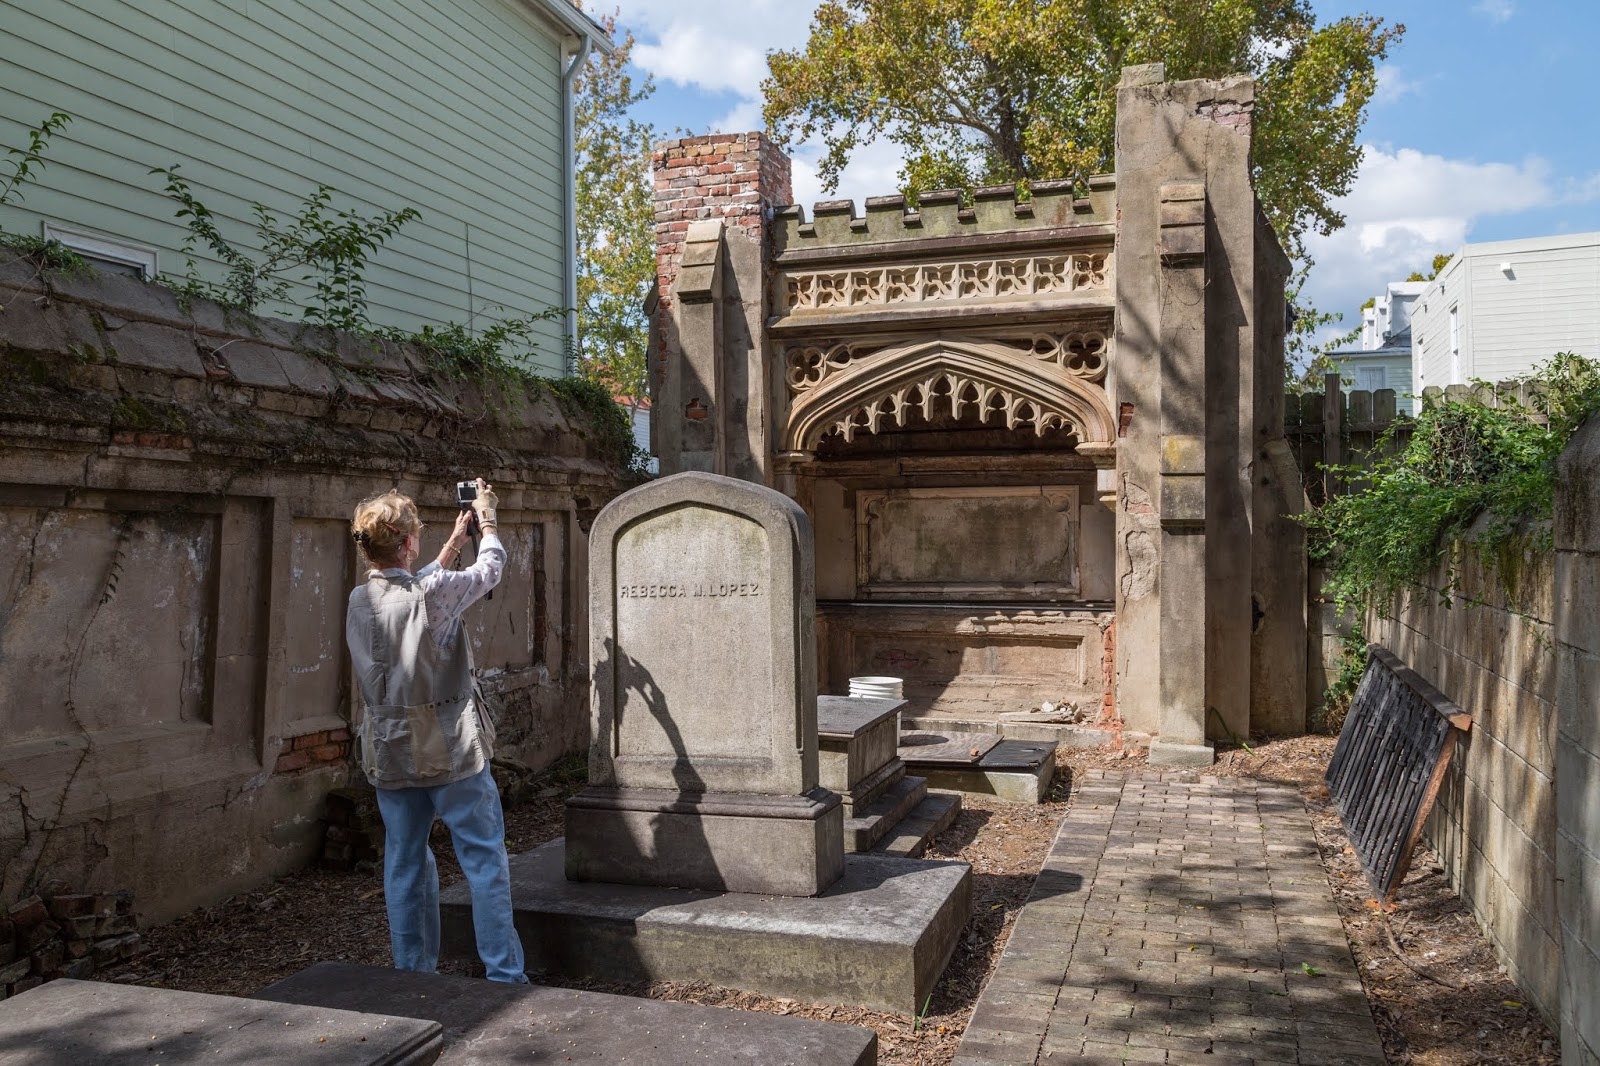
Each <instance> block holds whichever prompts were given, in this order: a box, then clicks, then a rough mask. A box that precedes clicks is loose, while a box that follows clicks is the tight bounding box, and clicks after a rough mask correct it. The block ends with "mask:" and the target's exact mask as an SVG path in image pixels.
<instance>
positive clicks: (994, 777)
mask: <svg viewBox="0 0 1600 1066" xmlns="http://www.w3.org/2000/svg"><path fill="white" fill-rule="evenodd" d="M900 758H901V760H902V761H904V762H905V764H906V768H907V772H908V773H914V774H916V775H917V776H919V777H922V778H925V779H926V780H927V782H928V787H929V788H931V789H940V790H945V791H949V792H966V793H970V794H973V795H981V796H995V797H997V798H999V799H1003V800H1009V801H1011V802H1013V803H1040V802H1042V801H1043V800H1044V797H1045V795H1046V794H1047V793H1048V792H1049V791H1050V782H1051V781H1052V780H1053V779H1054V777H1055V769H1056V744H1055V741H1053V740H1007V739H1004V738H1002V737H1000V736H999V735H998V734H995V733H969V732H958V731H940V732H923V731H917V730H907V731H906V732H904V733H902V734H901V735H900Z"/></svg>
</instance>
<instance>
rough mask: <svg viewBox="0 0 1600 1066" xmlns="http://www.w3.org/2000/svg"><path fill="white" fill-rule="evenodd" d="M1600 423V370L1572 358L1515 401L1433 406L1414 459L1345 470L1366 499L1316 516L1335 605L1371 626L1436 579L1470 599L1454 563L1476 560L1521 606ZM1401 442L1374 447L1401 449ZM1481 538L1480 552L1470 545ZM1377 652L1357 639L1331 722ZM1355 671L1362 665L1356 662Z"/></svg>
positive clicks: (1426, 412)
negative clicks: (1569, 477) (1576, 453)
mask: <svg viewBox="0 0 1600 1066" xmlns="http://www.w3.org/2000/svg"><path fill="white" fill-rule="evenodd" d="M1596 411H1600V364H1596V363H1594V362H1592V361H1590V360H1588V359H1585V358H1583V357H1582V356H1579V355H1574V354H1572V353H1562V354H1559V355H1557V356H1555V357H1554V358H1552V359H1551V360H1549V361H1548V362H1546V363H1544V364H1541V365H1540V366H1539V367H1537V368H1536V369H1535V370H1534V372H1533V373H1532V374H1531V375H1530V376H1529V377H1528V378H1527V379H1526V381H1525V382H1524V383H1523V385H1522V387H1521V388H1520V389H1518V390H1516V391H1514V392H1507V393H1499V394H1496V393H1495V391H1494V389H1493V387H1492V386H1487V385H1480V386H1479V387H1478V388H1477V389H1475V391H1474V394H1473V395H1470V396H1469V397H1467V398H1447V399H1444V400H1442V401H1436V402H1433V403H1430V404H1428V405H1427V406H1426V407H1425V408H1424V409H1423V410H1422V412H1421V414H1419V415H1418V416H1417V417H1416V418H1415V420H1414V421H1412V422H1411V423H1410V430H1411V436H1410V440H1409V441H1408V442H1407V443H1406V445H1405V447H1403V448H1399V449H1398V450H1397V451H1395V453H1394V454H1392V455H1390V456H1388V457H1386V458H1384V459H1381V460H1379V461H1378V462H1377V463H1376V464H1375V465H1373V466H1370V467H1367V468H1360V467H1346V468H1342V469H1341V470H1340V473H1342V474H1344V475H1345V476H1346V477H1347V478H1348V479H1349V482H1350V483H1351V484H1358V485H1360V486H1361V488H1360V489H1359V491H1352V492H1351V493H1349V494H1348V495H1344V496H1338V497H1335V498H1334V499H1333V500H1331V501H1329V502H1328V503H1327V504H1325V505H1324V506H1323V507H1321V508H1319V509H1318V510H1316V511H1313V512H1311V513H1310V514H1308V515H1306V516H1305V522H1306V525H1307V527H1308V530H1309V533H1310V541H1309V545H1308V547H1309V550H1310V554H1311V557H1312V559H1313V560H1315V561H1317V562H1319V563H1321V564H1322V565H1323V566H1324V567H1325V568H1326V571H1327V581H1326V583H1325V585H1324V588H1323V593H1324V595H1326V596H1327V597H1329V598H1330V599H1331V600H1332V602H1333V604H1334V606H1335V607H1336V608H1337V609H1338V610H1339V611H1340V612H1341V613H1343V614H1346V615H1348V616H1352V617H1360V616H1361V615H1362V614H1364V612H1365V611H1366V609H1367V608H1369V607H1374V606H1381V605H1384V604H1387V603H1389V602H1391V601H1392V600H1393V598H1394V597H1395V596H1396V595H1397V594H1399V593H1400V592H1402V591H1405V590H1407V589H1415V588H1420V587H1422V582H1423V580H1424V579H1425V578H1426V577H1427V576H1428V575H1429V574H1432V573H1434V572H1436V571H1440V570H1443V571H1444V572H1445V573H1446V575H1447V576H1446V587H1445V588H1444V589H1442V590H1439V592H1440V594H1441V595H1442V596H1444V597H1445V600H1446V603H1447V604H1448V603H1449V602H1451V600H1452V599H1453V593H1454V592H1455V591H1456V590H1457V588H1458V581H1459V579H1458V577H1456V574H1455V571H1456V566H1455V564H1454V559H1455V555H1454V553H1455V552H1456V551H1458V550H1460V551H1470V552H1472V553H1473V554H1474V555H1475V556H1476V557H1477V560H1478V562H1479V563H1480V564H1481V565H1482V567H1483V569H1484V571H1485V572H1486V573H1487V574H1489V575H1490V577H1491V578H1492V579H1493V580H1494V581H1495V582H1496V583H1497V584H1498V585H1499V586H1500V588H1501V589H1502V590H1503V591H1504V592H1505V594H1506V599H1507V601H1508V602H1511V603H1513V608H1512V609H1513V610H1515V609H1516V608H1515V606H1514V601H1515V599H1516V597H1517V594H1518V588H1517V586H1518V578H1519V576H1520V573H1521V569H1522V565H1523V562H1524V559H1525V556H1526V554H1527V553H1529V552H1532V553H1534V554H1543V553H1546V552H1548V551H1549V550H1550V547H1551V532H1550V523H1549V519H1550V517H1551V515H1552V511H1553V508H1554V501H1555V483H1556V461H1557V459H1558V458H1559V457H1560V455H1561V451H1562V449H1563V448H1565V447H1566V444H1567V441H1568V440H1569V439H1570V438H1571V436H1572V434H1573V433H1574V432H1576V431H1577V429H1578V427H1579V426H1581V425H1582V424H1583V422H1584V420H1585V419H1587V418H1588V417H1589V416H1590V415H1591V414H1594V413H1595V412H1596ZM1395 434H1396V430H1395V429H1391V430H1390V431H1389V433H1388V435H1387V436H1386V437H1385V438H1384V439H1383V440H1381V441H1380V442H1379V443H1378V445H1377V446H1375V447H1374V449H1373V450H1374V452H1377V453H1382V452H1383V451H1385V450H1387V449H1389V448H1391V447H1395V446H1396V445H1397V443H1398V441H1397V439H1396V436H1395ZM1469 527H1472V533H1473V535H1472V537H1471V538H1470V541H1468V539H1467V538H1466V536H1465V535H1466V534H1467V532H1468V530H1469ZM1365 650H1366V647H1365V641H1364V640H1363V639H1361V635H1360V632H1359V627H1358V631H1357V632H1356V633H1355V634H1353V635H1352V636H1351V637H1348V638H1347V639H1346V646H1345V653H1346V663H1345V667H1344V669H1343V670H1342V672H1341V674H1340V675H1339V677H1338V678H1337V679H1336V680H1335V681H1334V683H1333V684H1332V685H1330V687H1329V690H1328V692H1327V694H1326V695H1325V700H1324V714H1325V715H1329V714H1333V713H1336V712H1337V711H1338V709H1339V705H1340V704H1341V701H1342V702H1344V703H1347V702H1348V697H1349V695H1351V694H1353V692H1354V685H1355V683H1356V682H1357V681H1359V678H1360V669H1361V665H1360V664H1361V662H1362V660H1363V659H1364V657H1365ZM1352 660H1353V661H1352Z"/></svg>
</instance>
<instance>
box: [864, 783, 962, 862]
mask: <svg viewBox="0 0 1600 1066" xmlns="http://www.w3.org/2000/svg"><path fill="white" fill-rule="evenodd" d="M960 813H961V797H960V796H957V795H952V794H950V793H930V794H929V795H928V796H927V797H926V798H925V799H923V801H922V802H921V803H919V804H917V806H916V808H915V809H914V810H913V811H912V812H911V813H910V814H908V815H906V816H905V817H904V818H902V819H900V822H899V824H898V825H896V826H895V827H894V829H893V830H892V831H891V832H889V833H888V834H887V835H886V836H885V837H884V838H883V839H882V840H880V841H879V842H878V844H877V846H876V847H874V848H873V849H872V853H873V854H874V855H892V856H895V857H897V858H903V859H915V858H919V857H920V856H921V855H922V853H923V852H924V851H926V850H928V844H929V843H930V842H932V840H933V838H934V837H936V836H938V835H939V834H940V833H942V832H943V831H944V830H946V829H948V828H949V827H950V823H951V822H954V821H955V820H956V815H957V814H960Z"/></svg>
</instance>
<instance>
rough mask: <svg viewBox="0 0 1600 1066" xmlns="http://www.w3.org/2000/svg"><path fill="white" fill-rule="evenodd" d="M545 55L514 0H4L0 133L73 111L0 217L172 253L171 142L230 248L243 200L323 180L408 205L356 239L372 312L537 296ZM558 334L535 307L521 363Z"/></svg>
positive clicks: (169, 265)
mask: <svg viewBox="0 0 1600 1066" xmlns="http://www.w3.org/2000/svg"><path fill="white" fill-rule="evenodd" d="M560 70H561V41H560V38H559V36H558V34H557V31H556V30H555V29H554V28H553V27H552V26H551V25H549V24H548V23H546V22H545V21H544V20H543V18H542V17H540V16H539V15H538V14H536V13H535V11H534V10H533V9H532V8H530V7H529V6H527V4H526V2H525V0H136V2H125V0H6V2H4V3H0V144H3V145H5V146H13V145H20V144H22V143H23V140H24V138H25V136H26V131H27V129H28V128H29V127H31V126H34V125H37V124H38V123H39V122H40V121H41V120H43V119H44V117H45V116H46V115H48V114H49V113H50V112H52V111H65V112H67V113H68V114H70V115H72V116H73V122H72V124H71V125H69V126H68V127H67V128H66V129H65V130H63V131H62V132H61V133H59V134H58V135H57V136H56V138H55V139H54V141H52V143H51V146H50V151H49V153H48V155H47V157H46V159H47V164H46V167H45V169H44V170H43V171H41V172H39V173H38V174H37V175H36V180H35V181H34V182H32V183H30V184H29V185H28V186H26V187H25V189H24V194H25V198H24V200H23V201H22V202H21V203H13V204H10V205H7V206H4V207H0V226H4V227H5V228H6V229H9V230H12V231H14V232H21V233H32V234H37V233H39V232H40V231H41V230H40V227H41V224H42V223H43V222H45V221H49V222H54V223H59V224H63V225H68V226H72V227H74V228H78V229H85V230H90V231H93V232H96V233H101V234H105V235H107V236H110V237H115V238H120V239H122V240H126V241H131V242H134V243H137V244H142V245H149V246H153V247H155V248H156V249H157V250H158V254H159V262H158V267H159V269H160V270H161V271H163V272H167V273H176V274H182V273H183V272H184V270H185V262H184V257H183V255H182V254H180V249H181V247H182V245H183V239H184V237H185V235H186V231H185V230H184V229H183V228H182V226H181V224H180V223H179V222H178V221H177V220H175V219H174V218H173V212H174V211H175V210H176V205H175V204H174V203H173V202H172V201H171V200H170V199H168V198H167V197H166V195H165V194H164V193H163V192H162V191H161V190H162V186H163V185H164V179H162V178H161V177H159V176H158V175H153V174H151V173H150V170H151V169H152V168H155V167H166V166H169V165H171V164H174V163H176V164H178V165H179V166H180V168H181V169H180V173H182V174H183V175H184V177H185V178H186V179H187V180H188V181H189V183H190V185H191V186H193V188H194V190H195V193H196V195H198V196H199V197H200V199H201V201H202V202H204V203H205V204H206V206H207V207H209V208H210V209H211V210H212V211H213V212H214V213H215V214H216V216H217V218H218V220H219V225H220V226H221V228H222V231H223V233H224V235H225V236H227V237H228V238H229V240H231V241H232V242H233V243H235V244H236V245H238V246H240V247H242V248H247V249H253V248H254V222H253V221H252V218H251V214H252V213H251V205H252V204H254V203H262V204H265V205H267V206H268V207H270V208H272V209H274V210H276V211H279V212H288V211H292V210H293V209H295V208H296V206H297V205H298V204H299V203H300V201H301V200H302V199H303V198H304V197H305V196H306V195H307V194H308V193H310V192H311V191H313V189H314V188H315V186H316V185H317V184H318V183H324V184H328V185H331V186H333V187H334V188H335V189H336V190H337V192H336V194H335V197H334V202H335V206H336V207H340V208H344V207H350V208H354V209H356V210H358V211H360V212H361V213H363V214H367V215H370V214H373V213H375V212H377V211H382V210H398V209H399V208H402V207H415V208H416V209H417V210H419V211H420V212H422V217H421V218H420V219H419V220H417V221H415V222H412V223H409V224H408V225H407V226H406V227H405V228H404V229H402V230H401V232H400V235H399V236H398V237H396V238H394V239H393V240H392V241H391V242H390V243H389V244H388V245H386V246H385V247H384V248H383V249H382V250H380V251H379V252H378V253H377V255H376V256H374V257H373V259H372V261H371V264H370V268H369V270H368V271H367V281H368V291H367V295H368V299H369V301H370V305H371V306H370V308H369V313H370V315H371V317H372V320H373V321H374V322H375V323H377V324H379V325H395V326H402V327H405V328H416V327H417V326H420V325H422V324H424V323H433V324H441V323H444V322H449V321H455V322H468V321H472V322H474V323H476V324H478V325H480V326H481V325H483V324H485V323H486V322H487V321H491V320H494V319H499V318H505V317H515V316H519V315H525V314H535V313H538V312H540V311H543V310H545V309H546V308H550V307H558V306H560V305H561V303H562V291H563V281H562V279H563V278H564V277H565V274H566V256H565V253H564V251H563V249H562V226H561V207H562V201H563V196H564V191H563V190H564V181H563V176H562V150H561V139H562V130H561V88H560ZM7 171H8V168H5V166H4V164H3V163H0V172H7ZM200 263H201V268H202V270H203V271H204V272H207V273H208V274H209V275H210V276H213V277H217V276H220V270H219V269H218V268H217V264H216V263H215V262H214V261H212V260H210V259H209V258H208V257H202V258H201V259H200ZM267 310H269V311H272V312H274V313H284V314H285V315H286V317H292V318H298V317H299V312H298V310H297V309H286V308H275V309H267ZM562 354H563V335H562V326H561V322H560V321H559V320H556V321H551V322H548V323H543V324H542V325H541V331H540V333H539V335H538V340H537V351H536V353H535V361H536V363H537V364H538V366H539V369H541V370H543V371H545V372H560V371H561V370H562V369H563V363H564V361H563V357H562Z"/></svg>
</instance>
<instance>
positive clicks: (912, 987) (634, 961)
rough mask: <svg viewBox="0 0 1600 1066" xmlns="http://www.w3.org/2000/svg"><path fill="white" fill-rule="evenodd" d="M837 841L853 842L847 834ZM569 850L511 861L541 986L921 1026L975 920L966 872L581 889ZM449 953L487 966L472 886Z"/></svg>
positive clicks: (449, 926)
mask: <svg viewBox="0 0 1600 1066" xmlns="http://www.w3.org/2000/svg"><path fill="white" fill-rule="evenodd" d="M834 833H835V836H834V839H835V840H837V839H839V837H838V833H839V830H838V828H837V827H835V828H834ZM564 852H565V848H564V845H563V842H562V841H559V840H555V841H551V842H550V843H548V844H545V845H543V846H542V847H538V848H535V849H534V850H532V851H528V852H524V853H522V854H521V855H515V856H513V857H512V859H511V900H512V905H513V907H514V908H515V910H516V921H517V931H518V932H519V933H520V934H521V936H522V944H523V948H524V951H525V953H526V956H527V964H528V969H529V971H530V972H540V971H542V972H546V973H552V974H560V975H563V976H566V977H575V978H589V979H594V980H601V981H623V982H629V983H642V982H649V981H708V982H710V983H711V984H714V985H720V986H723V987H726V988H737V989H743V990H746V991H751V992H759V993H763V994H765V995H770V996H783V997H786V998H790V999H798V1000H802V1001H807V1002H812V1003H834V1004H843V1005H848V1006H861V1007H869V1008H872V1009H874V1010H886V1011H895V1012H897V1013H900V1014H904V1015H908V1016H914V1015H915V1014H916V1013H917V1011H919V1010H920V1009H921V1008H922V1005H923V1003H924V1002H926V1000H927V997H928V995H929V994H930V993H931V992H932V991H933V987H934V984H935V982H937V980H938V978H939V974H940V973H941V972H942V971H943V970H944V967H945V964H946V963H947V962H948V961H949V959H950V954H951V952H952V951H953V950H954V949H955V945H956V941H957V940H958V938H959V937H960V935H961V929H962V927H963V926H964V925H965V923H966V920H967V912H968V910H969V907H970V900H971V892H972V889H971V871H970V868H969V867H968V866H967V865H966V864H965V863H959V862H936V861H929V860H921V859H894V858H887V857H882V856H877V855H851V856H848V857H846V859H845V863H844V875H843V876H842V877H841V878H840V879H839V880H838V881H837V882H835V883H834V884H833V885H832V886H831V887H830V888H829V889H828V890H827V891H826V892H824V893H822V894H821V895H820V896H814V897H810V898H796V897H788V896H773V895H750V894H745V893H712V892H700V891H689V890H684V889H671V888H654V887H647V886H642V885H616V884H596V883H585V882H575V881H568V880H567V879H566V876H565V874H564V869H565V855H564ZM441 912H442V917H443V923H444V925H443V949H444V951H445V953H446V954H448V955H452V956H454V957H458V958H469V959H470V958H475V957H476V949H475V948H474V942H473V933H472V909H471V897H470V895H469V892H468V888H467V886H466V885H465V884H458V885H455V886H453V887H451V888H449V889H447V890H446V891H445V892H444V893H443V895H442V907H441Z"/></svg>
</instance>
